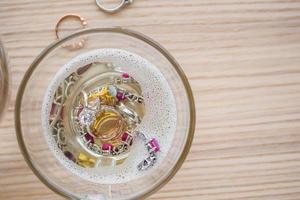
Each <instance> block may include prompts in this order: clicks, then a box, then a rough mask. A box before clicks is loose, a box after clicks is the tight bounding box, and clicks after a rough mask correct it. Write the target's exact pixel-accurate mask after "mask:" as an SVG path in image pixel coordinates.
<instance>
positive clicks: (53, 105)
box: [50, 103, 56, 115]
mask: <svg viewBox="0 0 300 200" xmlns="http://www.w3.org/2000/svg"><path fill="white" fill-rule="evenodd" d="M55 111H56V105H55V104H54V103H53V104H52V106H51V110H50V115H53V114H54V113H55Z"/></svg>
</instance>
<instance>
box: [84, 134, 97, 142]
mask: <svg viewBox="0 0 300 200" xmlns="http://www.w3.org/2000/svg"><path fill="white" fill-rule="evenodd" d="M84 138H85V140H86V141H90V142H91V143H93V144H94V142H95V141H94V138H93V136H91V135H90V134H89V133H87V134H85V135H84Z"/></svg>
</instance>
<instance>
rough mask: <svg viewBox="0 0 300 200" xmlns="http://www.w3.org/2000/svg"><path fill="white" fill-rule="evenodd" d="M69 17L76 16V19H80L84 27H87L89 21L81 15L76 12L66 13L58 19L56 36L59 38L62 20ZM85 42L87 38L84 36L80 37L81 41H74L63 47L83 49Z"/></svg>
mask: <svg viewBox="0 0 300 200" xmlns="http://www.w3.org/2000/svg"><path fill="white" fill-rule="evenodd" d="M68 18H74V19H77V20H79V21H80V23H81V25H82V27H83V28H86V26H87V21H86V20H85V19H84V18H83V17H81V16H80V15H76V14H68V15H64V16H63V17H61V18H60V19H59V20H58V22H57V23H56V26H55V36H56V39H57V40H59V39H60V38H59V34H58V32H59V26H60V24H61V22H63V21H64V20H66V19H68ZM85 42H86V38H82V39H80V41H79V42H76V43H72V44H65V45H63V46H62V47H64V48H68V49H70V50H76V49H81V48H82V47H83V46H84V44H85Z"/></svg>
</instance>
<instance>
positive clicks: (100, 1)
mask: <svg viewBox="0 0 300 200" xmlns="http://www.w3.org/2000/svg"><path fill="white" fill-rule="evenodd" d="M132 3H133V0H121V2H120V3H119V4H118V5H117V6H115V7H113V8H107V7H105V6H103V5H102V4H103V0H96V4H97V6H98V7H99V8H100V9H101V10H102V11H104V12H106V13H110V14H113V13H116V12H119V11H120V10H121V9H122V8H124V7H125V6H127V5H130V4H132Z"/></svg>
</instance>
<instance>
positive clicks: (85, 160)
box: [78, 153, 96, 168]
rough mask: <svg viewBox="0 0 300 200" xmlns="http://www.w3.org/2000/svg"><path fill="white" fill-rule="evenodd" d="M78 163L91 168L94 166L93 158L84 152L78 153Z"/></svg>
mask: <svg viewBox="0 0 300 200" xmlns="http://www.w3.org/2000/svg"><path fill="white" fill-rule="evenodd" d="M78 163H79V165H80V166H82V167H85V168H91V167H94V166H95V163H96V161H95V159H93V158H90V157H88V156H87V155H85V154H84V153H80V154H79V156H78Z"/></svg>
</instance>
